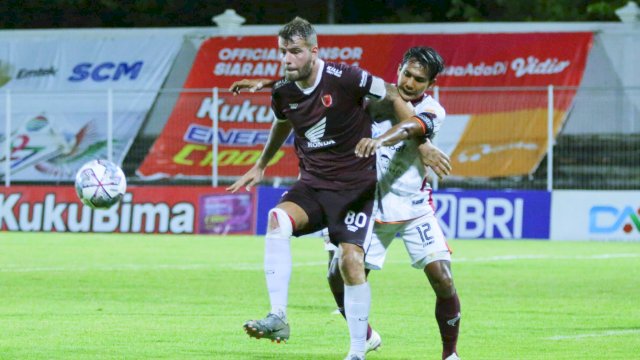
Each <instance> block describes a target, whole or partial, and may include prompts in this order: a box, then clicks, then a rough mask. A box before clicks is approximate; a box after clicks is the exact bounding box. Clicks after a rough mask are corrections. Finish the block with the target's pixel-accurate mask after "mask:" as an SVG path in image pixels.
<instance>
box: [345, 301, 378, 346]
mask: <svg viewBox="0 0 640 360" xmlns="http://www.w3.org/2000/svg"><path fill="white" fill-rule="evenodd" d="M338 311H340V314H342V317H343V318H345V319H346V318H347V316H346V315H345V314H344V308H343V307H339V308H338ZM370 338H371V325H369V323H367V340H369V339H370Z"/></svg>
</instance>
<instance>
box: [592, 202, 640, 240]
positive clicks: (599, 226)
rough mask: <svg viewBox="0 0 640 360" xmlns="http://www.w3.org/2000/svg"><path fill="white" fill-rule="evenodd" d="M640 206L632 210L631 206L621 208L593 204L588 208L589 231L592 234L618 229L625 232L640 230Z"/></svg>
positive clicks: (613, 231)
mask: <svg viewBox="0 0 640 360" xmlns="http://www.w3.org/2000/svg"><path fill="white" fill-rule="evenodd" d="M639 215H640V208H638V210H635V211H634V210H633V208H632V207H631V206H625V207H623V208H622V209H620V208H617V207H614V206H594V207H592V208H591V210H589V232H590V233H593V234H610V233H615V232H618V231H620V230H622V231H624V232H625V233H627V234H629V233H631V232H632V231H633V230H634V228H635V231H640V218H639Z"/></svg>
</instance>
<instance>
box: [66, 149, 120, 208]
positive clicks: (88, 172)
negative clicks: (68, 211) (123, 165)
mask: <svg viewBox="0 0 640 360" xmlns="http://www.w3.org/2000/svg"><path fill="white" fill-rule="evenodd" d="M126 191H127V179H126V178H125V176H124V172H123V171H122V169H120V167H118V165H116V164H114V163H112V162H110V161H107V160H92V161H89V162H88V163H86V164H84V165H82V167H81V168H80V170H78V173H77V174H76V192H77V193H78V197H79V198H80V201H82V202H83V203H84V204H85V205H87V206H89V207H91V208H93V209H108V208H110V207H112V206H113V205H115V204H117V203H118V201H120V199H122V197H123V196H124V193H125V192H126Z"/></svg>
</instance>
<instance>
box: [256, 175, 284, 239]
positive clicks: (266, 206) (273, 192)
mask: <svg viewBox="0 0 640 360" xmlns="http://www.w3.org/2000/svg"><path fill="white" fill-rule="evenodd" d="M287 190H289V188H284V187H278V188H274V187H266V186H258V216H257V221H256V234H257V235H264V234H266V232H267V220H268V219H267V214H268V213H269V210H271V209H273V208H274V207H275V206H276V205H278V202H280V198H281V197H282V194H284V193H285V192H286V191H287Z"/></svg>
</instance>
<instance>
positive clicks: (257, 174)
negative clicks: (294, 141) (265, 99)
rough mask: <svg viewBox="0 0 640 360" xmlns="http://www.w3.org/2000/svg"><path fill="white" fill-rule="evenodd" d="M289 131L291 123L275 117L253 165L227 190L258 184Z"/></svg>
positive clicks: (246, 187) (234, 190) (232, 190)
mask: <svg viewBox="0 0 640 360" xmlns="http://www.w3.org/2000/svg"><path fill="white" fill-rule="evenodd" d="M290 133H291V123H290V122H289V121H287V120H280V119H276V120H275V121H274V122H273V125H271V132H269V138H268V139H267V143H266V144H265V146H264V149H263V150H262V154H260V158H259V159H258V161H257V162H256V164H255V165H253V167H252V168H251V169H249V171H247V172H246V173H245V174H244V175H242V177H241V178H240V179H238V180H237V181H236V182H234V183H233V184H232V185H231V186H229V187H228V188H227V191H230V192H232V193H234V192H236V191H238V190H239V189H240V188H242V187H243V186H244V187H245V189H246V190H247V191H249V189H251V187H252V186H254V185H256V184H258V183H259V182H260V181H262V179H263V178H264V171H265V169H266V168H267V165H268V164H269V161H271V159H272V158H273V156H274V155H275V154H276V152H277V151H278V149H280V147H281V146H282V144H284V142H285V140H287V137H288V136H289V134H290Z"/></svg>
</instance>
